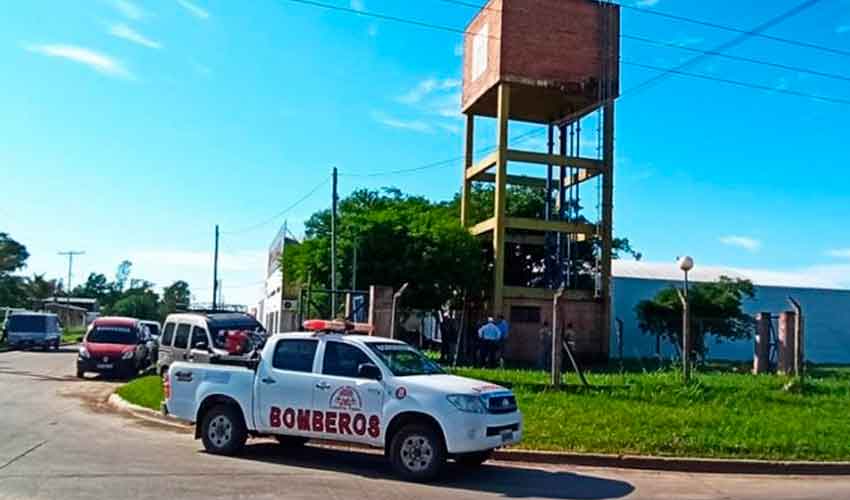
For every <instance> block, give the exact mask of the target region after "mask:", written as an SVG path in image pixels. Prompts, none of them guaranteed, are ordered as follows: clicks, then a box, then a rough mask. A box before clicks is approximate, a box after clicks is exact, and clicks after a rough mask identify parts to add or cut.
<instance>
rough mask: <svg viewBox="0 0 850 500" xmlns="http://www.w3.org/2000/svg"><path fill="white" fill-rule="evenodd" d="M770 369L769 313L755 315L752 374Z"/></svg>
mask: <svg viewBox="0 0 850 500" xmlns="http://www.w3.org/2000/svg"><path fill="white" fill-rule="evenodd" d="M769 369H770V313H769V312H762V313H759V314H758V315H756V339H755V352H754V354H753V373H755V374H756V375H758V374H759V373H767V371H768V370H769Z"/></svg>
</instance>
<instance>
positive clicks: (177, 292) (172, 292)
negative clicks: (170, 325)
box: [159, 281, 192, 320]
mask: <svg viewBox="0 0 850 500" xmlns="http://www.w3.org/2000/svg"><path fill="white" fill-rule="evenodd" d="M191 300H192V292H191V290H190V289H189V283H186V282H185V281H175V282H174V283H172V284H171V285H169V286H167V287H165V288H164V289H163V291H162V302H161V303H160V306H159V309H160V311H159V315H160V318H161V319H162V320H164V319H165V317H166V316H168V315H169V314H171V313H173V312H175V311H177V310H178V309H180V308H184V309H185V308H186V307H188V306H189V303H190V302H191Z"/></svg>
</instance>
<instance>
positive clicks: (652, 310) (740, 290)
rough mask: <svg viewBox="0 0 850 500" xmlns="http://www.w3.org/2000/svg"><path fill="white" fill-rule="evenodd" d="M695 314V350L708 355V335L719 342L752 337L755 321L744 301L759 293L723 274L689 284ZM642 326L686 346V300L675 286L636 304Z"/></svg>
mask: <svg viewBox="0 0 850 500" xmlns="http://www.w3.org/2000/svg"><path fill="white" fill-rule="evenodd" d="M688 290H689V292H688V303H689V305H690V313H691V329H690V335H691V350H692V351H693V352H694V353H695V354H698V355H700V356H703V357H704V356H705V354H706V353H707V352H708V346H707V345H706V342H705V339H706V336H707V335H714V336H715V337H716V338H717V339H718V341H721V340H727V341H734V340H741V339H749V338H752V336H753V334H754V332H755V321H754V320H753V318H752V317H751V316H749V315H748V314H745V313H744V311H743V301H744V300H746V299H751V298H753V297H754V296H755V290H754V288H753V284H752V282H750V281H748V280H742V279H732V278H728V277H726V276H722V277H721V278H720V279H719V280H718V281H716V282H713V283H696V284H693V285H691V286H690V287H689V289H688ZM635 312H636V313H637V317H638V327H639V328H640V329H641V331H642V332H643V333H645V334H649V335H657V336H661V337H663V338H665V339H667V340H668V341H670V342H671V343H673V344H674V345H677V346H679V348H680V349H681V346H682V302H681V300H680V299H679V295H678V291H677V289H676V288H675V287H672V286H671V287H669V288H666V289H664V290H661V291H660V292H658V294H657V295H656V296H655V297H654V298H653V299H652V300H643V301H641V302H639V303H638V304H637V306H635Z"/></svg>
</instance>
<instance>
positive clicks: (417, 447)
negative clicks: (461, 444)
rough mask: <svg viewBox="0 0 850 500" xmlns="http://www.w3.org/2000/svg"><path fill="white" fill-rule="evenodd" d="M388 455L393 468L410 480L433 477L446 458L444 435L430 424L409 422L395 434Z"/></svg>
mask: <svg viewBox="0 0 850 500" xmlns="http://www.w3.org/2000/svg"><path fill="white" fill-rule="evenodd" d="M388 451H389V459H390V464H391V465H392V468H393V470H394V471H395V473H396V474H398V475H399V476H400V477H401V478H402V479H405V480H408V481H430V480H432V479H434V478H435V477H437V475H438V474H439V473H440V470H441V469H442V467H443V464H444V463H445V461H446V446H445V444H444V443H443V439H442V436H441V435H440V434H439V433H438V432H437V431H436V430H434V429H433V428H432V427H431V426H429V425H422V424H409V425H406V426H404V427H402V428H401V429H400V430H399V431H398V432H397V433H396V434H395V435H394V436H393V438H392V441H391V443H390V447H389V450H388Z"/></svg>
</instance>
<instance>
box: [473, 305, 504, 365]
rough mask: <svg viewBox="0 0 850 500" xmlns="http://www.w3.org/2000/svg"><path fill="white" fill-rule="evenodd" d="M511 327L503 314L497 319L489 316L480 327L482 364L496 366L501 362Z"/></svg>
mask: <svg viewBox="0 0 850 500" xmlns="http://www.w3.org/2000/svg"><path fill="white" fill-rule="evenodd" d="M509 332H510V327H509V326H508V322H507V320H505V317H504V316H503V315H501V314H500V315H499V316H498V318H497V319H494V318H493V317H490V318H487V322H486V323H484V324H483V325H482V326H481V328H479V329H478V362H479V364H480V365H481V366H487V367H494V366H496V365H497V364H501V362H502V358H503V355H504V352H505V343H506V342H507V340H508V333H509Z"/></svg>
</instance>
